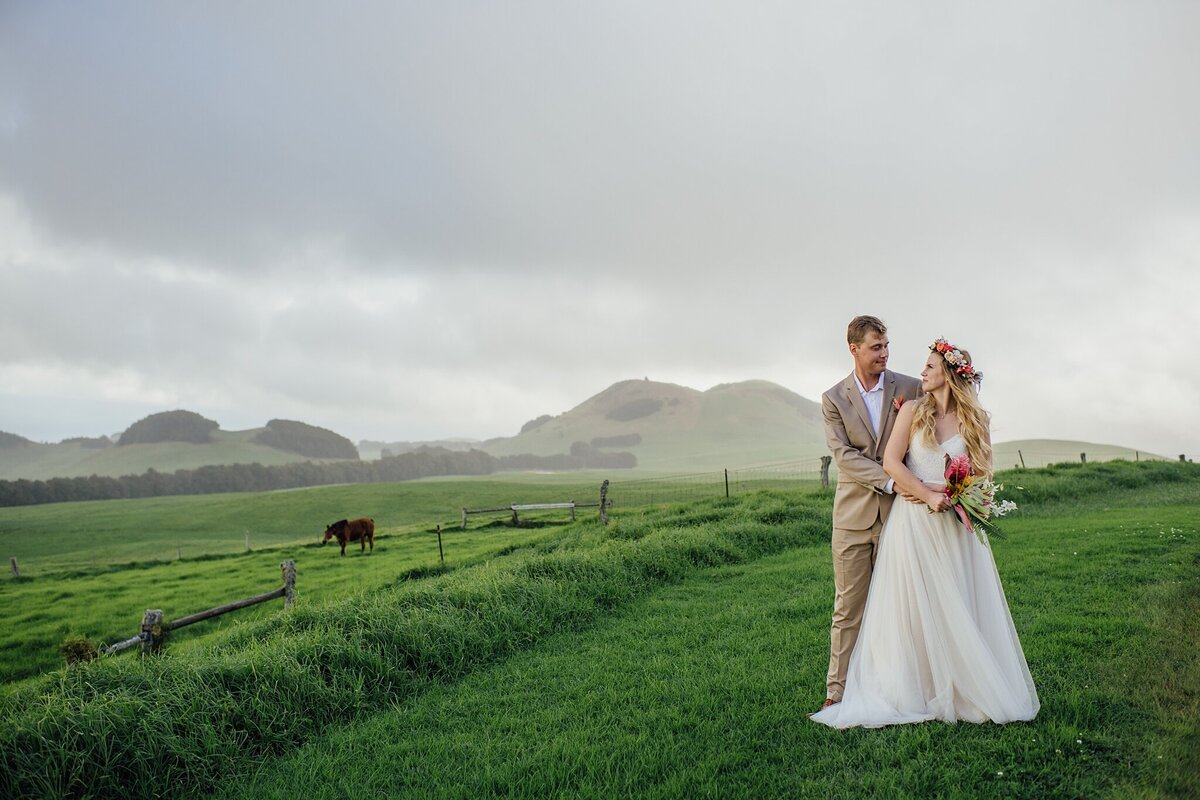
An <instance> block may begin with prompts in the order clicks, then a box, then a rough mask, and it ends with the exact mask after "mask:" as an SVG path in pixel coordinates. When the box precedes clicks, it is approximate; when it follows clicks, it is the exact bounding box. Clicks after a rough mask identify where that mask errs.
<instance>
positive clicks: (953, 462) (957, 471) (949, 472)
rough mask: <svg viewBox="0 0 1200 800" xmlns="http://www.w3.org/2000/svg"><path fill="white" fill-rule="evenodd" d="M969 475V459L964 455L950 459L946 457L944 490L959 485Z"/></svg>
mask: <svg viewBox="0 0 1200 800" xmlns="http://www.w3.org/2000/svg"><path fill="white" fill-rule="evenodd" d="M970 474H971V459H970V457H969V456H967V455H966V454H965V453H964V454H963V455H961V456H955V457H954V458H951V457H950V456H949V455H947V456H946V488H951V487H953V486H954V485H955V484H961V483H962V482H963V481H965V480H966V479H967V476H969V475H970Z"/></svg>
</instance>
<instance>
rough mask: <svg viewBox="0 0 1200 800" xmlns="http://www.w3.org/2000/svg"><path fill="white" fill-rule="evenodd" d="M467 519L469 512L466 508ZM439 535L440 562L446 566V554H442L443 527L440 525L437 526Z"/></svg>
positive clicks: (464, 511) (465, 516)
mask: <svg viewBox="0 0 1200 800" xmlns="http://www.w3.org/2000/svg"><path fill="white" fill-rule="evenodd" d="M466 518H467V510H466V509H465V508H464V509H463V519H466ZM437 535H438V562H439V563H441V564H445V563H446V554H445V553H443V552H442V526H441V525H440V524H439V525H438V526H437Z"/></svg>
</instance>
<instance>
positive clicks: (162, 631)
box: [100, 560, 296, 655]
mask: <svg viewBox="0 0 1200 800" xmlns="http://www.w3.org/2000/svg"><path fill="white" fill-rule="evenodd" d="M279 570H280V572H281V573H282V574H283V586H280V587H279V588H278V589H273V590H271V591H269V592H266V593H264V594H260V595H255V596H254V597H247V598H246V599H244V600H235V601H233V602H232V603H226V604H225V605H222V606H217V607H216V608H210V609H208V610H207V611H200V612H198V613H195V614H189V615H188V616H186V617H180V618H179V619H176V620H171V621H170V622H164V621H163V612H162V610H161V609H157V608H151V609H147V610H146V614H145V616H143V617H142V630H141V631H140V632H139V633H138V634H137V635H136V636H131V637H129V638H128V639H126V640H125V641H123V642H117V643H116V644H114V645H101V647H100V655H111V654H113V653H119V652H121V651H122V650H127V649H129V648H130V647H135V646H136V645H139V644H140V645H141V646H142V652H143V653H147V654H148V653H154V652H157V651H158V650H159V649H160V648H161V647H162V643H163V640H164V639H165V638H166V636H167V633H168V632H169V631H174V630H179V629H180V628H184V627H187V626H188V625H192V624H195V623H197V622H203V621H204V620H206V619H212V618H213V617H219V616H221V615H222V614H228V613H229V612H230V611H237V610H238V609H239V608H246V607H247V606H253V605H257V604H259V603H265V602H267V601H268V600H275V599H277V598H280V597H282V598H283V607H284V608H291V607H292V603H294V602H295V600H296V562H295V561H291V560H288V561H284V562H283V563H281V564H280V565H279Z"/></svg>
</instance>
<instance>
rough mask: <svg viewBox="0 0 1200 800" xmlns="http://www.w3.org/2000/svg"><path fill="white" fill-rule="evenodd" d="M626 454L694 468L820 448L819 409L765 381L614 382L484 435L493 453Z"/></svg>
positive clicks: (649, 463) (657, 465)
mask: <svg viewBox="0 0 1200 800" xmlns="http://www.w3.org/2000/svg"><path fill="white" fill-rule="evenodd" d="M581 444H582V445H586V446H588V447H593V448H597V449H600V450H604V451H610V450H615V451H628V452H631V453H633V454H634V455H635V456H637V463H638V467H639V468H640V469H648V470H658V471H662V470H667V471H685V470H686V471H693V470H696V469H713V468H720V467H726V466H728V467H737V466H745V465H749V464H764V463H771V462H776V461H795V460H798V459H803V458H810V457H815V456H817V455H821V454H823V453H824V452H825V433H824V423H823V421H822V418H821V407H820V406H819V405H818V404H817V403H814V402H812V401H811V400H806V399H805V398H803V397H801V396H800V395H798V394H796V393H795V392H792V391H790V390H788V389H785V388H784V387H782V386H779V385H778V384H774V383H770V382H768V381H744V382H741V383H726V384H721V385H719V386H714V387H713V388H711V389H709V390H708V391H704V392H702V391H698V390H696V389H691V388H688V387H686V386H679V385H676V384H673V383H659V382H657V381H651V380H627V381H621V382H619V383H615V384H613V385H612V386H610V387H608V388H607V389H605V390H604V391H602V392H600V393H599V394H597V395H594V396H593V397H590V398H588V399H587V400H585V401H583V402H582V403H580V404H579V405H577V406H576V407H575V408H573V409H571V410H570V411H567V412H565V413H563V414H560V415H558V416H551V415H544V416H541V417H538V418H536V419H533V420H530V422H528V423H526V424H525V425H524V426H522V429H521V432H520V433H518V434H517V435H516V436H512V437H506V438H499V439H490V440H488V441H486V442H484V443H483V450H484V451H486V452H488V453H491V454H493V455H497V456H502V455H516V454H519V453H533V454H535V455H553V454H556V453H567V452H571V449H572V446H575V447H576V448H579V447H580V445H581Z"/></svg>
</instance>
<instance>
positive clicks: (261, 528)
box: [0, 473, 715, 577]
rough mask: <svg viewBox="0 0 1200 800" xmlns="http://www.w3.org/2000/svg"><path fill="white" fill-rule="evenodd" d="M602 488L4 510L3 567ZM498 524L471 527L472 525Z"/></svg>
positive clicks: (497, 486) (87, 560)
mask: <svg viewBox="0 0 1200 800" xmlns="http://www.w3.org/2000/svg"><path fill="white" fill-rule="evenodd" d="M601 480H603V478H602V477H597V476H594V475H591V474H579V473H572V474H566V475H534V474H529V475H514V476H512V477H506V478H505V479H504V480H493V479H485V478H480V479H473V478H453V479H426V480H420V481H405V482H403V483H373V484H342V485H337V486H322V487H316V488H309V489H291V490H283V491H275V492H243V493H232V494H221V495H188V496H182V497H155V498H146V499H137V500H98V501H88V502H79V503H53V504H49V505H40V506H18V507H14V508H0V548H2V549H0V557H3V558H4V560H5V561H7V560H8V559H10V558H16V559H17V563H18V565H19V567H20V570H21V574H22V575H23V576H29V577H37V576H39V575H48V574H52V573H58V572H62V571H85V570H94V569H97V568H100V567H105V568H107V567H111V566H113V565H129V566H134V565H137V564H145V563H147V562H152V561H174V560H178V559H179V558H180V557H182V558H184V559H188V558H195V557H197V556H208V555H216V554H235V553H244V552H245V551H246V538H247V536H249V541H250V547H251V549H261V548H264V547H278V546H283V545H287V546H295V545H298V544H307V543H312V542H317V541H319V540H320V538H321V535H322V534H323V533H324V531H325V526H326V525H328V524H329V523H331V522H334V521H336V520H339V519H345V518H355V517H371V518H372V519H374V520H375V524H376V526H377V531H379V532H381V533H382V534H384V535H388V534H391V533H400V532H409V531H415V530H427V531H432V530H434V529H435V527H436V526H437V525H438V524H440V525H442V527H443V528H448V527H454V528H457V527H458V526H459V524H460V521H461V517H460V513H459V509H461V508H463V507H471V508H483V507H490V506H504V505H509V504H511V503H540V502H553V501H560V500H576V501H578V502H592V503H596V502H599V499H600V482H601ZM714 491H715V490H714ZM591 511H593V512H594V511H595V509H592V510H591ZM579 513H580V514H583V513H585V511H583V510H581V511H580V512H579ZM588 513H590V512H588ZM560 516H561V515H560ZM493 519H496V517H472V518H471V520H470V523H469V524H470V525H471V526H479V525H486V524H487V523H488V522H489V521H491V520H493Z"/></svg>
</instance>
